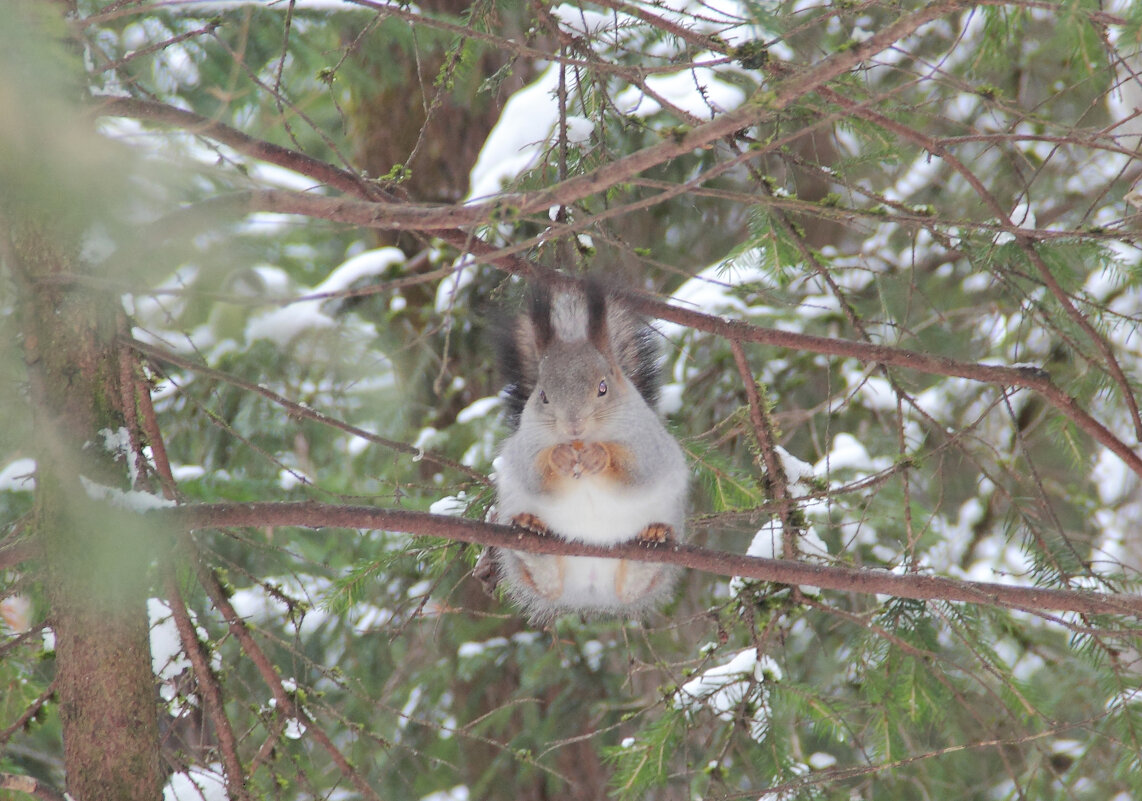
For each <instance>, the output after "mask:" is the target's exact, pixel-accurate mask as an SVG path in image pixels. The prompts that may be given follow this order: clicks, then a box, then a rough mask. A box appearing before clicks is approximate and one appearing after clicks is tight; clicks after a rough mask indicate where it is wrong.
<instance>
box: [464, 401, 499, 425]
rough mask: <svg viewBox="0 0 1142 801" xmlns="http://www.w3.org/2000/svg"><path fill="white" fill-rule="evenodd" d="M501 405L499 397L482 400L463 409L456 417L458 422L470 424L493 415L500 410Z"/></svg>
mask: <svg viewBox="0 0 1142 801" xmlns="http://www.w3.org/2000/svg"><path fill="white" fill-rule="evenodd" d="M501 403H502V401H501V400H500V398H499V396H498V395H491V396H489V397H486V398H480V399H479V400H476V401H473V402H472V403H470V404H468V405H467V406H465V407H464V408H463V409H461V410H460V413H459V414H458V415H456V422H457V423H470V422H472V421H473V420H482V419H484V418H485V417H488V416H491V415H493V414H494V413H495V412H496V410H497V409H499V408H500V405H501Z"/></svg>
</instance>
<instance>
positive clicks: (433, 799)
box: [420, 784, 469, 801]
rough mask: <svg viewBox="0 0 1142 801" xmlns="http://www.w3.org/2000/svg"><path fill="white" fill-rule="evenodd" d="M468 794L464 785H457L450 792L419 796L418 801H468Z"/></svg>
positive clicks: (444, 791) (443, 791)
mask: <svg viewBox="0 0 1142 801" xmlns="http://www.w3.org/2000/svg"><path fill="white" fill-rule="evenodd" d="M468 798H469V792H468V788H467V786H466V785H463V784H458V785H456V786H455V787H453V788H452V789H451V790H439V791H437V792H435V793H429V794H428V795H425V796H421V798H420V801H468Z"/></svg>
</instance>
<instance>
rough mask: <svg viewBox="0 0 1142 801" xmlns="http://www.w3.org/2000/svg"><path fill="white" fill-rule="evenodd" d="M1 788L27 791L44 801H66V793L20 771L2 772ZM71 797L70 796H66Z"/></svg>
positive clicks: (0, 777)
mask: <svg viewBox="0 0 1142 801" xmlns="http://www.w3.org/2000/svg"><path fill="white" fill-rule="evenodd" d="M0 790H11V791H12V792H15V793H25V794H27V795H30V796H33V797H34V798H39V799H42V801H64V798H65V796H64V794H63V793H61V792H60V791H59V790H57V789H55V788H54V787H51V786H49V785H47V784H45V783H44V782H42V781H40V780H39V779H36V778H33V777H31V776H22V775H20V774H18V773H0ZM66 797H67V798H70V796H66Z"/></svg>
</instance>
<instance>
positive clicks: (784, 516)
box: [730, 339, 797, 559]
mask: <svg viewBox="0 0 1142 801" xmlns="http://www.w3.org/2000/svg"><path fill="white" fill-rule="evenodd" d="M730 350H732V351H733V354H734V363H735V364H737V368H738V374H739V375H740V376H741V379H742V386H743V387H745V396H746V400H747V402H748V403H749V419H750V423H751V424H752V426H753V435H754V438H755V439H756V440H757V448H758V451H759V452H760V454H761V462H762V464H763V465H764V466H765V478H766V489H767V490H768V491H769V495H770V497H771V498H772V499H773V501H774V503H776V504H777V509H778V517H780V519H781V555H782V557H783V558H785V559H795V558H796V557H797V537H796V529H795V527H794V525H793V503H792V500H791V499H790V497H789V482H788V480H787V478H786V476H785V467H784V466H783V465H782V464H781V457H779V456H778V455H777V443H776V442H775V441H774V439H775V438H774V436H773V425H772V423H771V422H770V420H769V410H768V409H766V408H765V406H764V404H763V402H762V399H761V397H760V394H759V393H758V391H757V381H756V380H755V379H754V377H753V371H752V370H750V367H749V360H748V359H746V355H745V349H744V348H742V345H741V343H740V342H738V341H737V340H736V339H732V340H730Z"/></svg>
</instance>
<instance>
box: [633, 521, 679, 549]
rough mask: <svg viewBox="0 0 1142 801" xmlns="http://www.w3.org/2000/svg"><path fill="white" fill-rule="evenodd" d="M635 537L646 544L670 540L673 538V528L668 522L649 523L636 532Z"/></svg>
mask: <svg viewBox="0 0 1142 801" xmlns="http://www.w3.org/2000/svg"><path fill="white" fill-rule="evenodd" d="M635 539H636V540H638V541H639V542H641V543H643V544H644V545H646V544H651V543H662V542H670V541H671V540H672V539H674V528H673V527H672V526H671V525H670V524H669V523H651V524H650V525H649V526H647V527H646V528H644V529H643V530H642V531H640V532H638V534H637V535H636V536H635Z"/></svg>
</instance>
